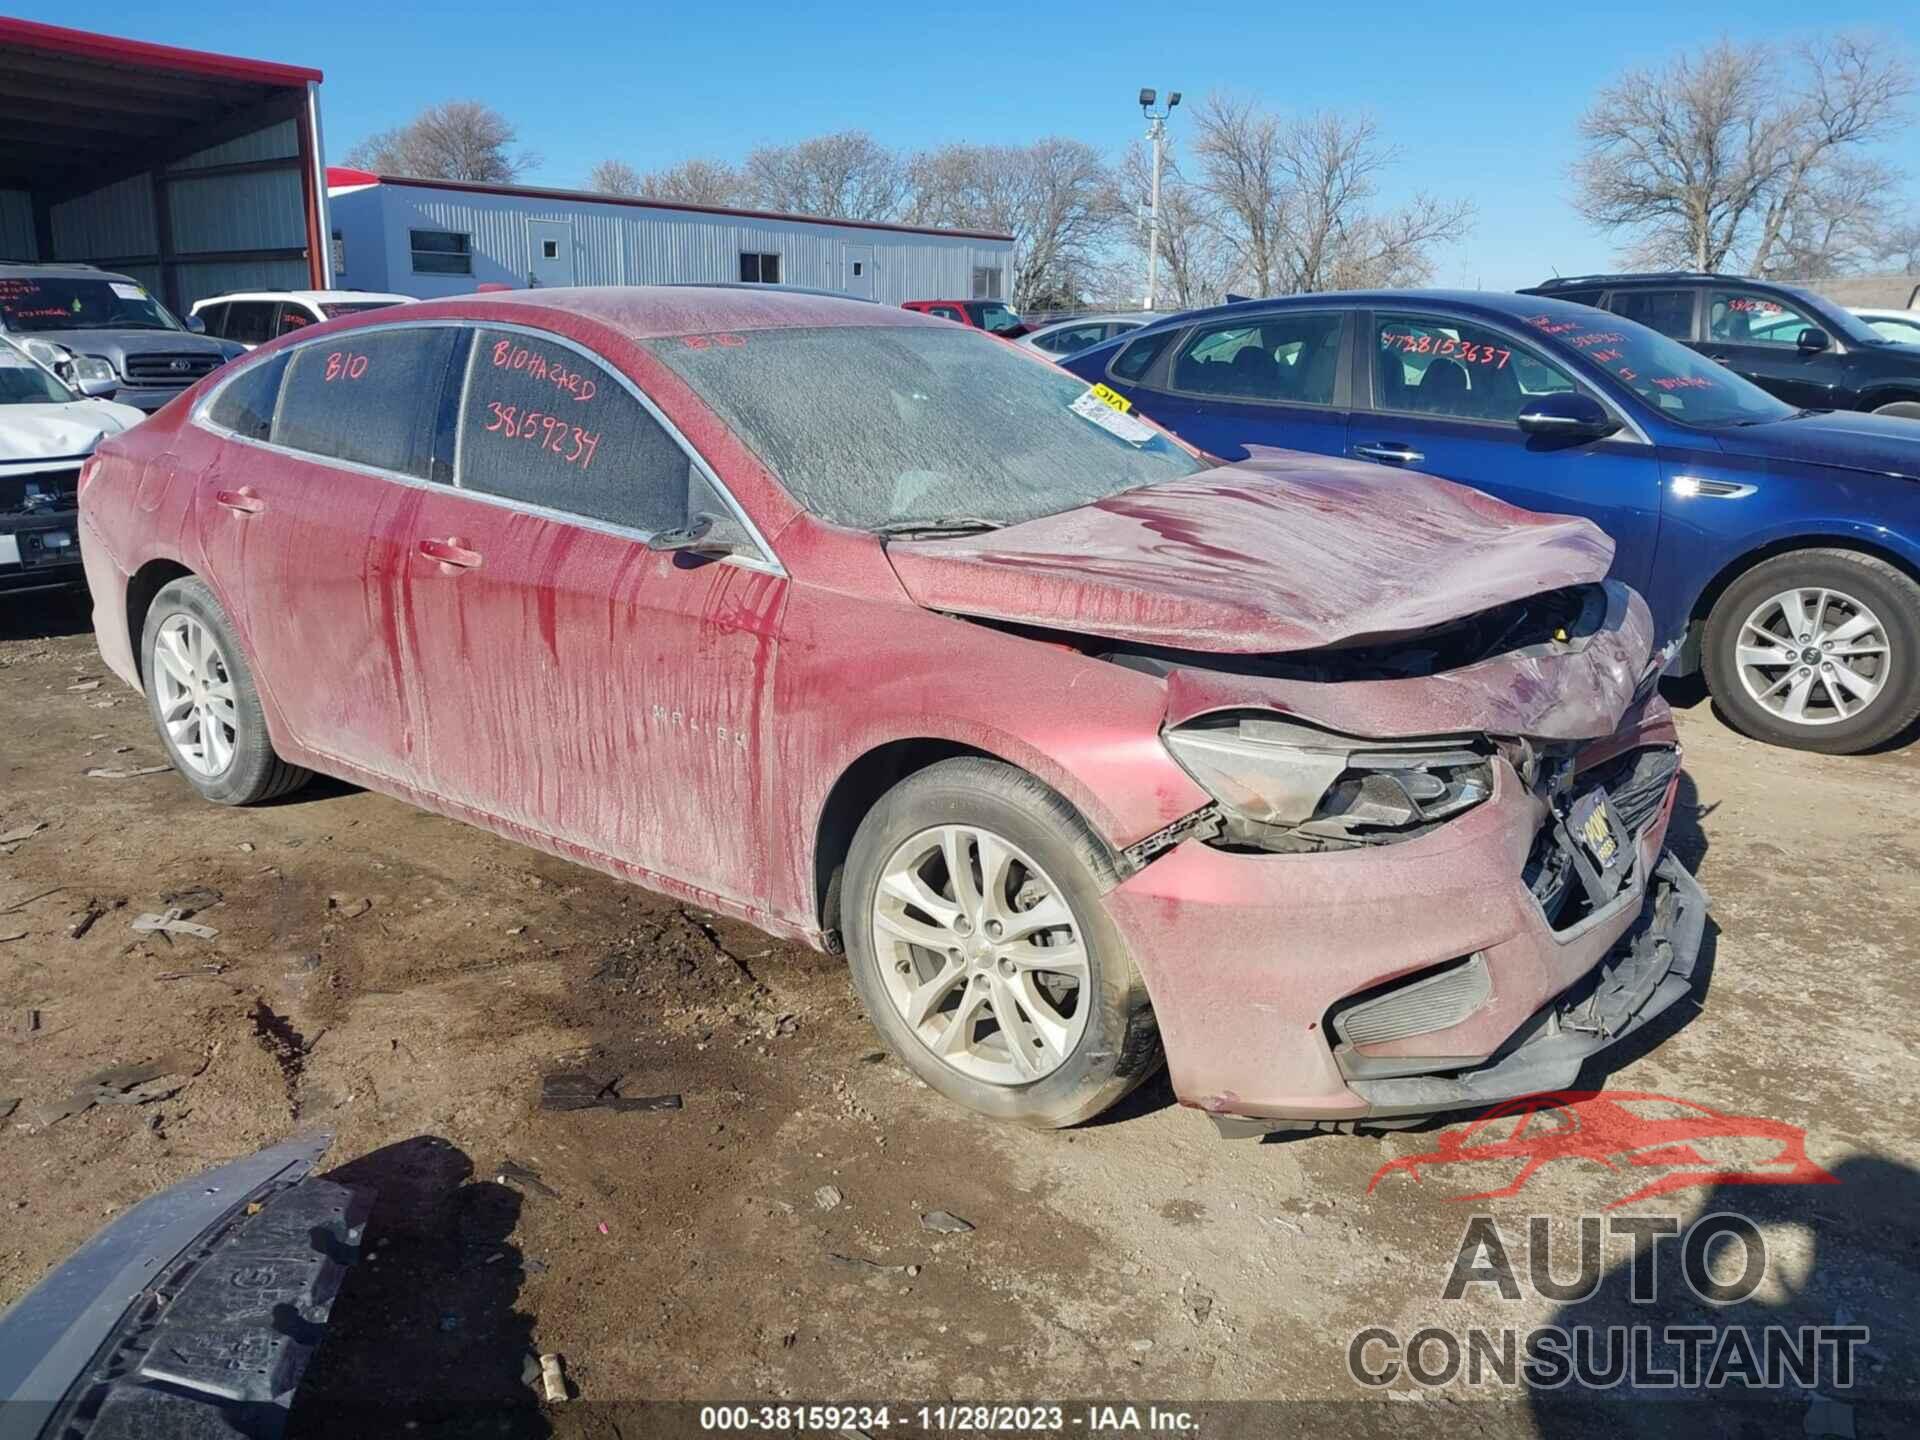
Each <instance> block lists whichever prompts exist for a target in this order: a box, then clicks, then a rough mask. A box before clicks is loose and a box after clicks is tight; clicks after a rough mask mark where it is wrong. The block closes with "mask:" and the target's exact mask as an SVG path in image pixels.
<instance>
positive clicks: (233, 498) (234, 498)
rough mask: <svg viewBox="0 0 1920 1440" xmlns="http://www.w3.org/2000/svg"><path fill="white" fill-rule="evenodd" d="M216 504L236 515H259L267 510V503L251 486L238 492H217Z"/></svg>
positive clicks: (242, 487)
mask: <svg viewBox="0 0 1920 1440" xmlns="http://www.w3.org/2000/svg"><path fill="white" fill-rule="evenodd" d="M213 499H214V503H215V504H217V505H219V506H220V508H221V509H223V510H231V511H233V512H234V513H235V514H236V515H258V514H259V513H260V512H261V511H262V510H264V509H266V508H267V502H266V501H264V500H262V499H261V498H260V497H259V495H258V494H256V493H255V492H254V488H253V487H252V486H251V485H242V486H241V487H240V488H239V489H238V490H216V491H215V492H214V496H213Z"/></svg>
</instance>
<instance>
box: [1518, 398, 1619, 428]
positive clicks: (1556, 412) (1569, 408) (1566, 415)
mask: <svg viewBox="0 0 1920 1440" xmlns="http://www.w3.org/2000/svg"><path fill="white" fill-rule="evenodd" d="M1514 424H1516V425H1518V426H1519V427H1520V428H1521V429H1522V430H1524V431H1526V432H1527V434H1529V435H1543V436H1556V437H1558V438H1560V439H1563V440H1604V439H1606V437H1607V436H1609V435H1611V434H1613V432H1614V431H1616V430H1618V429H1619V428H1620V421H1619V420H1618V419H1617V418H1615V416H1614V414H1613V412H1612V411H1610V410H1609V409H1607V407H1606V406H1604V405H1602V404H1601V403H1600V402H1599V401H1598V400H1596V399H1594V398H1593V397H1592V396H1591V395H1582V394H1581V393H1580V392H1579V391H1577V390H1561V391H1557V392H1555V393H1554V394H1552V395H1540V396H1536V397H1535V398H1533V399H1531V400H1529V401H1527V403H1526V404H1525V405H1524V406H1522V407H1521V409H1520V413H1519V414H1518V415H1516V416H1515V417H1514Z"/></svg>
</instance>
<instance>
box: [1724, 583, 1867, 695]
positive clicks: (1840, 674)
mask: <svg viewBox="0 0 1920 1440" xmlns="http://www.w3.org/2000/svg"><path fill="white" fill-rule="evenodd" d="M1892 659H1893V656H1892V652H1891V650H1890V649H1889V647H1888V643H1887V631H1886V627H1885V626H1884V625H1883V624H1881V622H1880V617H1879V616H1877V615H1875V614H1874V613H1873V611H1872V610H1871V609H1869V608H1868V607H1867V606H1866V604H1865V603H1863V602H1862V601H1860V600H1858V599H1855V598H1854V597H1853V596H1852V595H1849V594H1847V593H1846V592H1845V591H1842V590H1831V589H1827V588H1825V587H1821V586H1802V587H1798V588H1796V589H1792V590H1783V591H1781V592H1780V593H1779V594H1777V595H1772V596H1769V597H1768V598H1767V599H1765V600H1763V601H1761V602H1760V603H1759V604H1758V605H1756V606H1754V608H1753V610H1752V612H1751V613H1749V614H1748V616H1747V618H1746V619H1745V620H1744V621H1742V622H1741V625H1740V633H1739V635H1738V636H1736V637H1735V639H1734V665H1735V668H1736V669H1737V671H1738V672H1739V675H1740V683H1741V685H1742V686H1744V687H1745V688H1746V692H1747V694H1748V695H1750V696H1751V697H1752V698H1753V700H1754V702H1755V703H1756V704H1758V705H1759V706H1760V707H1761V708H1762V709H1764V710H1766V711H1768V712H1769V713H1770V714H1773V715H1775V716H1777V717H1778V718H1780V719H1782V720H1785V721H1788V722H1790V723H1791V724H1795V725H1833V724H1837V723H1839V722H1840V721H1842V720H1851V719H1853V718H1854V717H1855V716H1856V715H1858V714H1860V713H1861V712H1862V711H1863V710H1865V709H1866V708H1867V707H1868V706H1869V705H1871V704H1872V703H1873V702H1874V701H1875V700H1877V699H1878V698H1879V697H1880V692H1881V691H1882V690H1884V689H1885V688H1886V685H1887V681H1888V679H1889V677H1890V674H1891V665H1892Z"/></svg>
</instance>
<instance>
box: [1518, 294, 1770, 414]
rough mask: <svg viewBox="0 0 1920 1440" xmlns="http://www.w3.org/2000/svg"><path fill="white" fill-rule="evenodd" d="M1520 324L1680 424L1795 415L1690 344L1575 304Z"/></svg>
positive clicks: (1527, 318)
mask: <svg viewBox="0 0 1920 1440" xmlns="http://www.w3.org/2000/svg"><path fill="white" fill-rule="evenodd" d="M1522 323H1523V324H1524V325H1526V326H1527V327H1528V328H1529V329H1530V330H1531V332H1532V333H1533V334H1535V335H1536V336H1538V337H1539V338H1540V340H1541V342H1542V343H1543V344H1546V345H1548V346H1550V347H1551V348H1553V349H1556V350H1558V351H1560V352H1561V353H1562V354H1564V355H1568V356H1573V355H1577V356H1579V357H1580V358H1581V359H1583V360H1585V361H1586V362H1588V363H1589V364H1592V365H1595V366H1598V367H1599V369H1600V370H1601V371H1602V372H1603V373H1605V374H1607V375H1609V376H1611V377H1612V378H1613V379H1615V380H1618V381H1620V382H1621V383H1622V384H1624V385H1626V386H1627V387H1628V388H1629V389H1631V390H1632V391H1633V392H1634V394H1635V395H1637V396H1639V397H1640V399H1641V400H1643V401H1645V402H1646V403H1647V404H1648V405H1650V406H1652V407H1653V408H1654V409H1655V410H1657V411H1658V412H1660V414H1662V415H1664V416H1665V417H1666V418H1668V419H1670V420H1677V421H1679V422H1680V423H1681V424H1683V425H1699V426H1704V427H1707V428H1717V427H1719V426H1722V425H1758V424H1761V423H1764V422H1765V421H1768V420H1783V419H1785V418H1786V417H1787V416H1789V415H1792V414H1793V413H1794V410H1793V407H1792V406H1790V405H1783V404H1781V403H1780V401H1778V400H1776V399H1774V398H1773V396H1771V395H1769V394H1768V393H1767V392H1766V391H1764V390H1762V389H1761V388H1760V387H1759V386H1758V385H1755V384H1753V383H1752V382H1751V381H1749V380H1743V379H1741V378H1740V376H1738V375H1736V374H1734V373H1733V372H1732V371H1731V370H1729V369H1727V368H1726V367H1725V366H1724V365H1716V364H1715V363H1714V362H1713V361H1711V360H1708V359H1706V358H1704V357H1703V356H1701V355H1699V354H1696V353H1695V352H1694V351H1693V350H1691V349H1689V348H1688V347H1687V346H1685V345H1682V344H1680V343H1679V342H1678V341H1676V340H1669V339H1668V338H1667V337H1666V336H1664V335H1660V334H1656V333H1655V332H1654V331H1652V330H1649V329H1647V328H1646V327H1645V326H1644V325H1635V324H1632V323H1630V322H1628V321H1626V320H1625V319H1624V317H1621V316H1617V315H1609V314H1607V313H1606V312H1604V311H1590V310H1586V309H1584V308H1582V307H1580V306H1577V305H1552V306H1542V307H1541V308H1540V310H1539V311H1538V312H1536V313H1534V314H1530V315H1527V316H1525V317H1524V319H1523V321H1522Z"/></svg>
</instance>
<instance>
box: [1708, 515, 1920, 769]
mask: <svg viewBox="0 0 1920 1440" xmlns="http://www.w3.org/2000/svg"><path fill="white" fill-rule="evenodd" d="M1704 650H1705V656H1704V658H1705V662H1706V663H1705V670H1706V675H1707V688H1708V689H1709V690H1711V691H1712V692H1713V698H1714V699H1715V700H1716V701H1717V702H1719V705H1720V708H1721V709H1722V710H1723V711H1724V712H1725V714H1726V716H1727V718H1728V720H1730V721H1731V722H1732V723H1733V725H1734V727H1735V728H1736V729H1738V730H1740V731H1741V732H1743V733H1744V734H1747V735H1751V736H1753V737H1754V738H1755V739H1757V740H1765V741H1768V742H1770V743H1772V744H1775V745H1784V746H1787V747H1789V748H1792V749H1795V750H1813V751H1818V752H1820V753H1822V754H1827V755H1854V754H1858V753H1859V752H1860V751H1863V750H1871V749H1873V748H1874V747H1875V746H1877V745H1882V744H1885V743H1886V742H1887V741H1888V740H1891V739H1893V738H1894V737H1895V736H1896V735H1899V734H1900V733H1901V732H1903V731H1904V730H1905V729H1906V728H1907V727H1908V726H1909V725H1911V724H1912V723H1913V721H1914V719H1915V718H1916V717H1920V586H1916V585H1915V584H1914V582H1913V581H1912V580H1911V579H1910V578H1909V577H1908V576H1907V575H1906V574H1905V573H1904V572H1903V571H1901V570H1899V569H1896V568H1895V567H1894V566H1892V565H1889V564H1888V563H1887V562H1886V561H1884V560H1881V559H1878V558H1877V557H1875V556H1872V555H1862V554H1860V553H1859V552H1857V551H1853V550H1796V551H1793V552H1792V553H1790V554H1786V555H1777V556H1775V557H1774V558H1773V559H1771V560H1767V561H1764V562H1762V563H1761V564H1759V565H1756V566H1754V567H1753V569H1751V570H1749V571H1748V572H1747V573H1746V574H1744V575H1742V576H1741V577H1740V578H1739V579H1738V580H1736V581H1734V582H1733V584H1731V585H1729V586H1728V587H1727V590H1726V593H1725V594H1723V595H1722V596H1721V597H1720V599H1719V600H1718V601H1717V602H1716V603H1715V605H1714V607H1713V613H1712V614H1711V615H1710V616H1709V617H1708V619H1707V629H1706V635H1705V645H1704Z"/></svg>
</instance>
